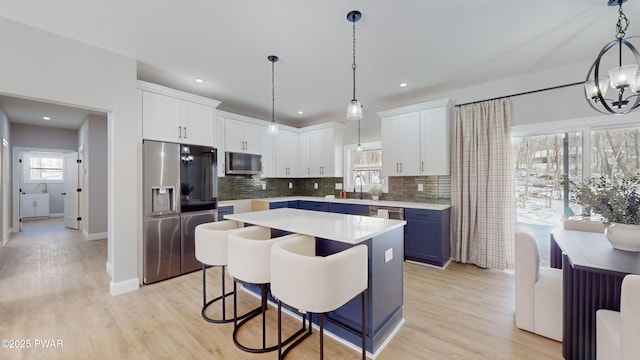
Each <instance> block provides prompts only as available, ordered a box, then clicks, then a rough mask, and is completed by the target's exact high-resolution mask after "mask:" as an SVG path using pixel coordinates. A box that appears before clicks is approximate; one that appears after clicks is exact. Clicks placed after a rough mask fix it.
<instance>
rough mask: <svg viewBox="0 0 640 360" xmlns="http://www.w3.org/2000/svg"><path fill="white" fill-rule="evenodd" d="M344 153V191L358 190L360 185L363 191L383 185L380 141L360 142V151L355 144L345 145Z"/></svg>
mask: <svg viewBox="0 0 640 360" xmlns="http://www.w3.org/2000/svg"><path fill="white" fill-rule="evenodd" d="M345 155H346V156H345V157H346V159H345V181H346V185H345V191H349V190H352V189H355V188H357V189H358V190H359V189H360V186H361V185H362V189H363V191H368V190H369V189H371V187H373V186H379V187H382V186H383V184H384V179H383V175H382V146H381V143H380V142H373V143H366V144H362V151H357V150H356V146H355V145H347V146H345Z"/></svg>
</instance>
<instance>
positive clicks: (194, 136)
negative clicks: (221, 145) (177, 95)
mask: <svg viewBox="0 0 640 360" xmlns="http://www.w3.org/2000/svg"><path fill="white" fill-rule="evenodd" d="M182 106H183V114H184V117H183V118H182V129H183V132H184V137H183V139H184V142H186V143H189V144H196V145H206V146H214V145H215V128H216V127H215V119H216V111H215V109H214V108H212V107H210V106H206V105H201V104H196V103H192V102H188V101H183V102H182Z"/></svg>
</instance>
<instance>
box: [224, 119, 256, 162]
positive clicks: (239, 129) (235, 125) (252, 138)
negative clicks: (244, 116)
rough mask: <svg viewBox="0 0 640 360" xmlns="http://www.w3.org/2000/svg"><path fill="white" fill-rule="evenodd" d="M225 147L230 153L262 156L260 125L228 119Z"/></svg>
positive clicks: (226, 122)
mask: <svg viewBox="0 0 640 360" xmlns="http://www.w3.org/2000/svg"><path fill="white" fill-rule="evenodd" d="M225 145H226V147H227V151H229V152H245V153H251V154H260V125H256V124H252V123H248V122H244V121H239V120H233V119H226V121H225Z"/></svg>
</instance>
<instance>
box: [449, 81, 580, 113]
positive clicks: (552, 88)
mask: <svg viewBox="0 0 640 360" xmlns="http://www.w3.org/2000/svg"><path fill="white" fill-rule="evenodd" d="M576 85H584V81H579V82H574V83H571V84H564V85H558V86H552V87H548V88H544V89H538V90H531V91H526V92H521V93H517V94H511V95H505V96H498V97H494V98H491V99H484V100H477V101H471V102H468V103H464V104H458V105H455V106H456V107H460V106H465V105H471V104H478V103H481V102H485V101H492V100H499V99H504V98H508V97H514V96H520V95H529V94H534V93H537V92H542V91H548V90H555V89H561V88H564V87H569V86H576Z"/></svg>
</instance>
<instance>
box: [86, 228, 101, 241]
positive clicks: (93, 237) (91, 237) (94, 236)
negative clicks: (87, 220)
mask: <svg viewBox="0 0 640 360" xmlns="http://www.w3.org/2000/svg"><path fill="white" fill-rule="evenodd" d="M82 236H83V237H84V239H85V240H89V241H91V240H102V239H106V238H107V232H100V233H92V234H89V233H88V232H87V231H86V230H84V229H83V230H82Z"/></svg>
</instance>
